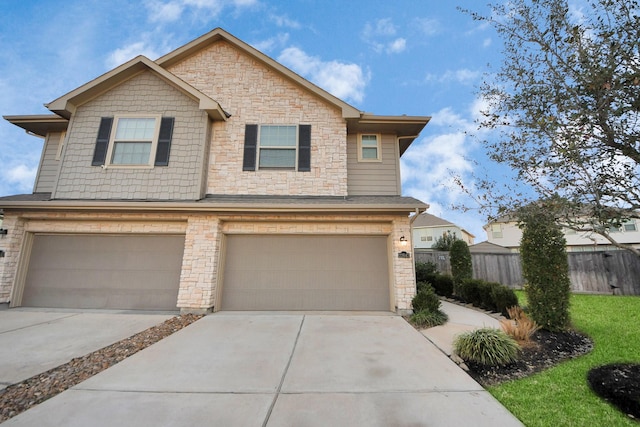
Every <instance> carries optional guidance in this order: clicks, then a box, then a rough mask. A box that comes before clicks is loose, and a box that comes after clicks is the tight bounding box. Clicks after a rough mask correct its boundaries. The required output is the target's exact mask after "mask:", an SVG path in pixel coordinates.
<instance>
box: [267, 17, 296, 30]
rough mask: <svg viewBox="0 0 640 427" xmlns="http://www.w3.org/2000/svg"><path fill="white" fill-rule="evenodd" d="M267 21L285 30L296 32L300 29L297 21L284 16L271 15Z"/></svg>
mask: <svg viewBox="0 0 640 427" xmlns="http://www.w3.org/2000/svg"><path fill="white" fill-rule="evenodd" d="M269 19H270V20H271V21H273V22H274V23H275V24H276V25H277V26H278V27H287V28H292V29H294V30H297V29H299V28H300V27H302V26H301V25H300V23H299V22H298V21H295V20H293V19H290V18H289V17H288V16H286V15H274V14H272V15H270V16H269Z"/></svg>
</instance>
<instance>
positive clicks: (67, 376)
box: [0, 314, 202, 423]
mask: <svg viewBox="0 0 640 427" xmlns="http://www.w3.org/2000/svg"><path fill="white" fill-rule="evenodd" d="M201 317H202V315H195V314H186V315H181V316H176V317H172V318H171V319H168V320H166V321H165V322H163V323H161V324H159V325H157V326H153V327H151V328H149V329H147V330H145V331H142V332H140V333H137V334H135V335H133V336H131V337H129V338H127V339H124V340H122V341H119V342H117V343H115V344H112V345H110V346H108V347H104V348H102V349H100V350H97V351H94V352H93V353H89V354H87V355H86V356H82V357H78V358H75V359H71V361H70V362H68V363H65V364H64V365H61V366H58V367H57V368H53V369H50V370H48V371H46V372H43V373H41V374H38V375H35V376H33V377H31V378H28V379H26V380H24V381H22V382H19V383H17V384H12V385H10V386H9V387H7V388H6V389H4V390H2V391H0V423H1V422H3V421H6V420H8V419H9V418H12V417H15V416H16V415H18V414H20V413H22V412H24V411H26V410H27V409H29V408H31V407H32V406H35V405H37V404H39V403H42V402H44V401H45V400H47V399H50V398H52V397H53V396H55V395H56V394H58V393H61V392H63V391H65V390H66V389H68V388H71V387H73V386H75V385H76V384H79V383H81V382H82V381H84V380H86V379H88V378H90V377H92V376H94V375H96V374H98V373H100V372H102V371H104V370H105V369H107V368H109V367H111V366H113V365H115V364H116V363H118V362H120V361H122V360H124V359H126V358H127V357H129V356H131V355H133V354H135V353H137V352H139V351H140V350H143V349H145V348H147V347H149V346H150V345H152V344H155V343H157V342H158V341H160V340H161V339H163V338H165V337H167V336H169V335H171V334H173V333H174V332H177V331H179V330H180V329H182V328H184V327H185V326H188V325H190V324H191V323H193V322H195V321H196V320H198V319H200V318H201Z"/></svg>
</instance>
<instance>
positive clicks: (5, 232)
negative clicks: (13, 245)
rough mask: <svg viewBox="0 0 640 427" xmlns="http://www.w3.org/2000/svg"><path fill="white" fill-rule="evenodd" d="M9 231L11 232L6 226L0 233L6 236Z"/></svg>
mask: <svg viewBox="0 0 640 427" xmlns="http://www.w3.org/2000/svg"><path fill="white" fill-rule="evenodd" d="M8 232H9V230H7V229H6V228H0V234H2V235H5V236H6V235H7V233H8Z"/></svg>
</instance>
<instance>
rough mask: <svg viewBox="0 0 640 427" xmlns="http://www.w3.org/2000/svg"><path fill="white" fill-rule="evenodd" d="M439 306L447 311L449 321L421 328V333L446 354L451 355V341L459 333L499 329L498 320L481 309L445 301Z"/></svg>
mask: <svg viewBox="0 0 640 427" xmlns="http://www.w3.org/2000/svg"><path fill="white" fill-rule="evenodd" d="M440 308H441V309H442V311H444V312H445V313H447V315H448V316H449V321H448V322H447V323H445V324H444V325H441V326H436V327H433V328H429V329H425V330H423V331H422V335H424V336H425V337H427V339H428V340H429V341H431V342H432V343H433V344H435V345H436V346H437V347H438V348H439V349H440V350H441V351H442V352H443V353H444V354H446V355H447V356H451V353H452V349H453V341H454V340H455V338H456V336H458V335H460V334H461V333H463V332H467V331H472V330H474V329H478V328H485V327H487V328H497V329H500V321H499V320H498V319H496V318H495V317H493V316H489V315H488V314H486V313H484V312H482V311H478V310H475V309H470V308H467V307H464V306H461V305H457V304H452V303H450V302H447V301H442V305H441V306H440Z"/></svg>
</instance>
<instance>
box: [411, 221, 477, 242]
mask: <svg viewBox="0 0 640 427" xmlns="http://www.w3.org/2000/svg"><path fill="white" fill-rule="evenodd" d="M447 234H449V235H451V236H455V237H456V238H457V239H460V240H464V242H465V243H466V244H467V245H473V242H474V240H475V236H474V235H473V234H471V233H469V232H468V231H467V230H465V229H464V228H462V227H460V226H458V225H456V224H454V223H452V222H451V221H447V220H446V219H443V218H440V217H437V216H435V215H431V214H430V213H427V212H423V213H421V214H420V215H419V216H418V217H416V218H415V219H414V220H413V247H414V248H415V249H431V247H432V246H433V245H434V244H435V243H436V241H437V240H438V239H439V238H441V237H443V236H444V235H447Z"/></svg>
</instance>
